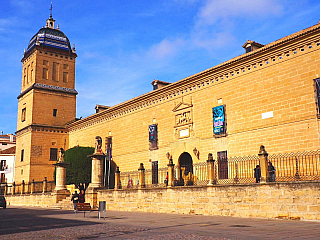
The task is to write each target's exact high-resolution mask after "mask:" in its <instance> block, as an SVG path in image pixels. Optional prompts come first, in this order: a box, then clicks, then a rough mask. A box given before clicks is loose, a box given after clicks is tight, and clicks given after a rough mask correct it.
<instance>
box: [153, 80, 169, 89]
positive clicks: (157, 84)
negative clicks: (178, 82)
mask: <svg viewBox="0 0 320 240" xmlns="http://www.w3.org/2000/svg"><path fill="white" fill-rule="evenodd" d="M151 84H152V86H153V90H157V89H158V88H162V87H165V86H167V85H169V84H170V83H169V82H164V81H160V80H157V79H154V80H153V82H152V83H151Z"/></svg>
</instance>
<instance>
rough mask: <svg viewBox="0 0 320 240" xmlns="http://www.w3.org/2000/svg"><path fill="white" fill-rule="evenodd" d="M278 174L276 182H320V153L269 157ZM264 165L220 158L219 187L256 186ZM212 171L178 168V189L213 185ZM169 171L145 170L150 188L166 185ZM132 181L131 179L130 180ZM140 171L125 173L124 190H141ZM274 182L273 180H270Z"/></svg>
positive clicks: (252, 160)
mask: <svg viewBox="0 0 320 240" xmlns="http://www.w3.org/2000/svg"><path fill="white" fill-rule="evenodd" d="M268 161H270V162H271V163H272V164H273V165H274V167H275V170H276V171H275V172H276V178H275V181H276V182H285V181H311V180H320V150H317V151H308V152H296V153H286V154H274V155H269V158H268ZM257 165H260V158H259V156H258V155H252V156H241V157H231V158H219V159H218V160H215V163H214V175H215V179H214V180H215V182H216V184H241V183H255V182H256V179H255V177H254V169H255V168H256V166H257ZM208 171H209V168H208V163H207V162H201V163H196V164H192V165H184V166H177V165H176V166H175V167H174V185H175V186H190V185H196V186H204V185H207V184H208V183H209V173H208ZM167 174H168V168H166V167H164V168H159V169H157V171H153V170H151V169H147V170H145V179H146V187H164V186H166V182H165V180H166V176H167ZM130 178H131V180H130ZM138 178H139V173H138V171H132V172H124V173H121V181H122V182H125V183H126V184H125V185H122V187H123V188H128V187H130V184H129V182H130V181H132V183H133V185H132V186H131V188H137V187H138V186H139V185H138ZM267 180H268V181H271V178H268V179H267Z"/></svg>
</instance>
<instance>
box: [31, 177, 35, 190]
mask: <svg viewBox="0 0 320 240" xmlns="http://www.w3.org/2000/svg"><path fill="white" fill-rule="evenodd" d="M34 188H35V182H34V179H32V182H31V189H30V194H33V193H34Z"/></svg>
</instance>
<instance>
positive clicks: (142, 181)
mask: <svg viewBox="0 0 320 240" xmlns="http://www.w3.org/2000/svg"><path fill="white" fill-rule="evenodd" d="M138 171H139V188H145V187H146V174H145V168H144V166H143V163H140V167H139V169H138Z"/></svg>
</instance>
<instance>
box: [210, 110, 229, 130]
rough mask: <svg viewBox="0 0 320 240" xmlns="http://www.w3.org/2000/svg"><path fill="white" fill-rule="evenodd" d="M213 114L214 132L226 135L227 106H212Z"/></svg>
mask: <svg viewBox="0 0 320 240" xmlns="http://www.w3.org/2000/svg"><path fill="white" fill-rule="evenodd" d="M212 114H213V133H214V135H217V136H224V135H226V118H225V106H224V105H220V106H217V107H214V108H212Z"/></svg>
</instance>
